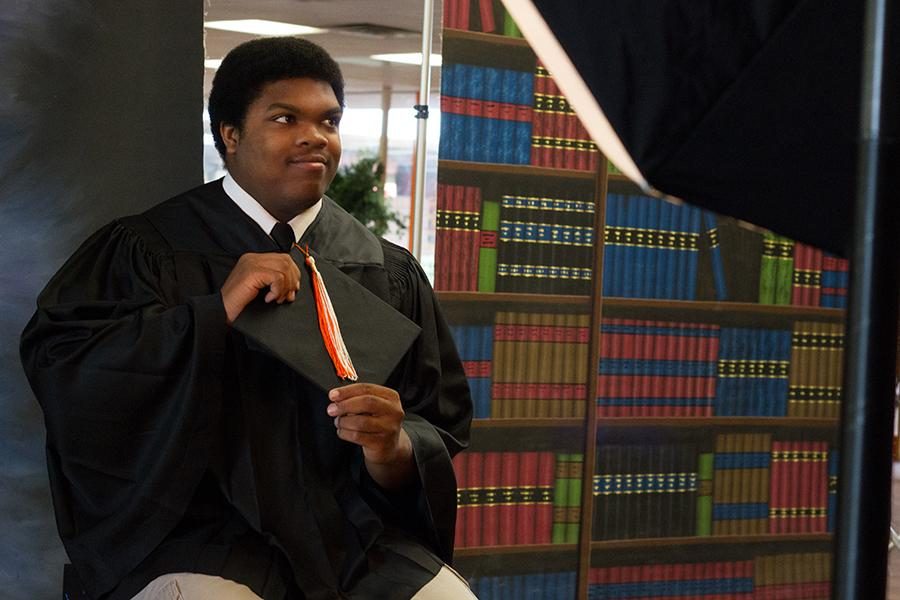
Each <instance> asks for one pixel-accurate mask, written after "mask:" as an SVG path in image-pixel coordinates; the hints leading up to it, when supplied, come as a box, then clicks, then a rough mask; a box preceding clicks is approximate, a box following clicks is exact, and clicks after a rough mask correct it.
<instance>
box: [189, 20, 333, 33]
mask: <svg viewBox="0 0 900 600" xmlns="http://www.w3.org/2000/svg"><path fill="white" fill-rule="evenodd" d="M204 26H205V27H209V28H210V29H222V30H224V31H238V32H240V33H252V34H254V35H262V36H276V35H309V34H311V33H322V32H324V31H325V30H324V29H319V28H318V27H308V26H306V25H295V24H294V23H281V22H279V21H265V20H263V19H238V20H235V21H207V22H206V23H204Z"/></svg>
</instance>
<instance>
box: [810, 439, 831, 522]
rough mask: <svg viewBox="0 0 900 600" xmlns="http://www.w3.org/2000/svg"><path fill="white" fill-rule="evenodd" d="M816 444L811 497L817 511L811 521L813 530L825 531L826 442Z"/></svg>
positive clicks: (826, 490) (826, 488) (826, 491)
mask: <svg viewBox="0 0 900 600" xmlns="http://www.w3.org/2000/svg"><path fill="white" fill-rule="evenodd" d="M816 446H817V448H818V453H817V455H816V463H815V464H816V470H815V493H814V494H813V498H814V500H815V505H816V509H817V512H816V517H815V519H814V521H813V525H814V526H813V531H814V532H816V533H825V532H826V531H827V530H828V443H827V442H817V443H816Z"/></svg>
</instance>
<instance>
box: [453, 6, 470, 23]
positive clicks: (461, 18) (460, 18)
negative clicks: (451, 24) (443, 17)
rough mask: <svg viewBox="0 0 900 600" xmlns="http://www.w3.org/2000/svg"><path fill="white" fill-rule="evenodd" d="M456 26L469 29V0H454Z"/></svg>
mask: <svg viewBox="0 0 900 600" xmlns="http://www.w3.org/2000/svg"><path fill="white" fill-rule="evenodd" d="M456 2H457V4H456V26H457V27H458V28H459V29H469V6H470V3H469V0H456Z"/></svg>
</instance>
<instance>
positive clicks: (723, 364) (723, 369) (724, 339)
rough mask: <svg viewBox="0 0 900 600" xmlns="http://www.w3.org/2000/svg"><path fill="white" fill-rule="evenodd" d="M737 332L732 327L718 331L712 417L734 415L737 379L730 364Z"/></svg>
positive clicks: (733, 354)
mask: <svg viewBox="0 0 900 600" xmlns="http://www.w3.org/2000/svg"><path fill="white" fill-rule="evenodd" d="M736 334H737V330H736V329H735V328H733V327H723V328H722V329H721V330H720V331H719V366H718V372H719V376H718V379H717V381H716V400H715V404H714V405H713V406H714V409H713V415H715V416H717V417H727V416H731V415H732V414H734V413H733V412H732V407H733V403H734V398H735V395H736V394H735V387H736V386H737V384H738V381H739V380H738V378H737V377H736V372H735V370H734V364H733V363H732V362H731V361H733V360H734V358H735V346H736V343H735V338H736Z"/></svg>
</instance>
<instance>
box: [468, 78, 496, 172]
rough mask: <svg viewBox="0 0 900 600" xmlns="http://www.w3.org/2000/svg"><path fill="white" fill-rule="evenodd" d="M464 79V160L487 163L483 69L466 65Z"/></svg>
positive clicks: (487, 141) (487, 142)
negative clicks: (466, 70)
mask: <svg viewBox="0 0 900 600" xmlns="http://www.w3.org/2000/svg"><path fill="white" fill-rule="evenodd" d="M467 69H468V74H467V77H466V106H465V111H466V116H465V117H464V119H465V122H464V126H463V129H464V131H465V134H464V144H465V150H464V151H463V156H465V157H467V158H466V160H471V161H476V162H485V161H487V145H488V144H489V143H490V142H489V140H488V139H487V138H485V136H484V125H485V119H484V100H483V97H484V90H485V86H484V76H485V68H484V67H477V66H474V65H467Z"/></svg>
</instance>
